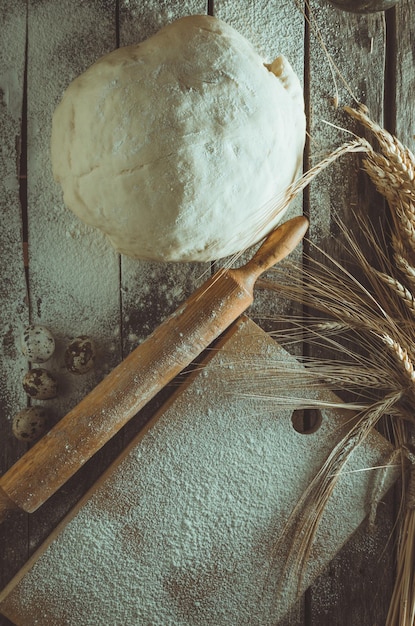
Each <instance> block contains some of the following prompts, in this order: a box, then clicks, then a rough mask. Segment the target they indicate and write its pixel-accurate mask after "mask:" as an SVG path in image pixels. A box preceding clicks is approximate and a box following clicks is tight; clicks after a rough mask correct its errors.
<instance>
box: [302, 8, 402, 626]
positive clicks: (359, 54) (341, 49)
mask: <svg viewBox="0 0 415 626" xmlns="http://www.w3.org/2000/svg"><path fill="white" fill-rule="evenodd" d="M311 8H312V17H314V18H315V23H313V24H314V25H312V28H311V33H310V52H309V59H310V67H309V68H308V72H309V75H308V82H309V91H310V101H309V107H310V109H309V124H310V135H311V141H310V156H309V159H310V164H315V163H316V162H318V161H319V160H320V159H321V158H322V157H323V156H325V155H326V154H328V153H329V152H330V151H331V150H333V148H335V147H338V146H339V145H340V144H341V143H343V142H344V141H346V140H348V139H349V137H348V136H347V134H345V133H343V132H341V131H336V130H335V129H334V128H332V127H330V126H328V125H327V124H326V123H325V120H327V121H329V122H331V123H334V124H337V125H338V126H341V127H343V128H344V127H346V128H354V125H353V124H351V123H350V120H347V119H346V118H345V117H344V116H343V115H342V112H341V108H342V106H344V105H346V104H349V105H353V99H352V97H351V95H350V93H349V92H348V90H347V89H346V88H345V86H344V84H343V83H342V80H341V79H340V78H338V77H337V78H336V83H337V87H336V85H335V83H334V81H333V79H332V78H331V71H330V64H329V61H328V59H327V55H326V53H325V51H324V50H323V49H322V46H321V43H320V42H319V40H318V37H321V39H322V41H323V42H324V45H325V46H326V48H327V51H328V53H329V54H330V56H331V58H332V60H333V63H334V64H335V65H336V66H337V67H338V68H339V70H340V72H341V74H342V76H343V78H344V79H345V82H346V83H347V84H348V86H349V88H350V89H351V91H352V93H353V94H354V96H355V97H356V98H357V99H358V100H359V101H361V102H363V103H365V104H366V105H367V106H368V107H369V110H370V114H371V115H372V116H373V117H374V119H375V120H377V121H379V122H381V123H382V119H383V89H384V64H385V50H384V36H385V35H384V20H383V14H372V15H366V16H364V15H360V16H358V15H355V14H351V13H345V12H343V11H340V10H337V9H335V8H333V7H332V6H330V5H329V4H328V3H327V4H326V3H317V2H312V4H311ZM316 28H317V29H318V33H317V32H316ZM335 100H338V102H337V104H338V107H339V108H338V109H337V110H336V109H335V106H334V101H335ZM378 207H379V200H376V201H375V195H374V191H373V186H372V185H371V183H370V182H369V181H368V180H367V178H366V176H365V175H364V174H363V173H362V172H361V171H360V164H359V157H349V156H347V157H343V158H342V159H341V161H339V162H338V163H337V164H335V165H334V166H332V167H330V168H329V170H327V171H326V172H324V173H323V174H322V175H320V176H319V177H318V179H317V180H316V182H315V183H313V184H312V185H311V189H310V195H309V212H310V219H311V228H310V238H311V240H312V242H313V243H315V244H317V245H320V246H322V247H323V248H324V249H325V250H326V251H327V252H329V253H330V254H333V255H334V256H335V258H340V259H341V256H339V254H340V255H341V253H340V252H339V251H340V246H339V241H340V239H339V233H338V229H337V228H336V226H335V224H334V221H333V212H336V213H337V215H338V216H339V217H340V218H341V219H342V220H343V221H344V223H345V224H346V227H347V228H350V229H354V230H353V233H354V235H355V236H356V237H357V239H358V240H359V233H358V232H357V229H356V228H355V224H354V218H353V214H352V210H356V211H361V212H367V213H369V214H372V215H374V214H375V211H377V212H379V211H378ZM363 245H364V244H363ZM365 249H367V246H365ZM367 253H368V254H370V251H369V250H367ZM378 523H379V527H378V528H377V529H376V532H375V533H374V534H373V535H369V534H368V530H367V528H365V527H363V528H362V529H361V530H360V531H359V532H357V533H356V535H355V536H354V538H353V540H352V541H350V542H349V543H348V544H347V546H346V547H345V548H344V550H343V551H342V552H341V553H340V554H339V555H338V557H337V558H336V559H335V560H334V561H333V562H332V563H331V564H330V566H329V568H328V569H327V572H326V574H325V575H324V576H322V577H321V578H320V579H319V581H318V583H317V584H316V585H314V586H313V587H312V588H311V590H310V592H309V596H308V599H307V604H308V613H309V617H308V619H309V620H310V621H309V623H310V624H311V625H314V624H315V625H316V626H317V625H318V626H325V625H326V624H327V625H329V624H330V625H331V624H357V623H358V624H361V625H362V626H366V624H367V625H368V626H369V625H372V624H373V623H374V622H376V623H384V620H385V617H386V613H387V608H388V602H389V597H390V593H391V588H392V582H393V571H392V568H391V552H390V551H386V552H384V549H385V546H386V545H387V542H388V539H389V534H390V531H391V527H392V524H393V506H392V502H391V499H389V501H388V505H387V506H386V505H385V506H382V509H381V517H380V520H379V522H378ZM389 545H390V546H391V544H389Z"/></svg>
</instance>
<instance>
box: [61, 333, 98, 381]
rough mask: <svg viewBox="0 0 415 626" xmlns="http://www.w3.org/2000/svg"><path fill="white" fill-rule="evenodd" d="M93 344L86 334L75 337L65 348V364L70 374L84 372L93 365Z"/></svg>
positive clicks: (94, 355) (94, 352)
mask: <svg viewBox="0 0 415 626" xmlns="http://www.w3.org/2000/svg"><path fill="white" fill-rule="evenodd" d="M95 357H96V350H95V344H94V342H93V341H92V339H91V338H90V337H88V336H87V335H81V336H80V337H76V338H75V339H74V340H73V341H71V343H70V344H69V345H68V347H67V348H66V350H65V365H66V367H67V369H68V370H69V371H70V372H72V374H86V373H87V372H89V370H90V369H92V368H93V367H94V363H95Z"/></svg>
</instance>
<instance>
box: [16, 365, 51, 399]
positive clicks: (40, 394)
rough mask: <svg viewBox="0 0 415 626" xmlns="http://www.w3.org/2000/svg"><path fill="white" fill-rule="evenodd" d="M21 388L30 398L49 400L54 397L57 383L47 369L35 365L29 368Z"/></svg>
mask: <svg viewBox="0 0 415 626" xmlns="http://www.w3.org/2000/svg"><path fill="white" fill-rule="evenodd" d="M23 389H24V390H25V392H26V393H27V395H28V396H30V397H31V398H36V399H37V400H49V398H55V397H56V394H57V392H58V384H57V382H56V380H55V378H54V377H53V376H52V374H51V373H50V372H49V371H48V370H45V369H43V368H42V367H37V368H34V369H31V370H29V371H28V372H27V374H26V375H25V377H24V378H23Z"/></svg>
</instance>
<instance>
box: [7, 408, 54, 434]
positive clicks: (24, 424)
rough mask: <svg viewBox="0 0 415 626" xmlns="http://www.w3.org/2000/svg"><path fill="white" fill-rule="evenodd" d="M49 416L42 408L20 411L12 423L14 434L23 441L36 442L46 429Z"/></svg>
mask: <svg viewBox="0 0 415 626" xmlns="http://www.w3.org/2000/svg"><path fill="white" fill-rule="evenodd" d="M46 423H47V414H46V411H45V409H43V408H42V407H40V406H31V407H28V408H27V409H22V411H19V413H17V414H16V415H15V416H14V418H13V422H12V430H13V434H14V436H15V437H16V438H17V439H20V440H22V441H34V440H35V439H37V438H38V437H40V435H42V434H43V433H44V431H45V429H46Z"/></svg>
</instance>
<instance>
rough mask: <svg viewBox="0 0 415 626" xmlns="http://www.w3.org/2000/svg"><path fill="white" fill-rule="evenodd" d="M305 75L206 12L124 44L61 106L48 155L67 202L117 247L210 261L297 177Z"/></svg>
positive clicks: (236, 244)
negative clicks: (256, 47)
mask: <svg viewBox="0 0 415 626" xmlns="http://www.w3.org/2000/svg"><path fill="white" fill-rule="evenodd" d="M304 140H305V116H304V102H303V94H302V90H301V86H300V83H299V80H298V78H297V76H296V75H295V74H294V72H293V70H292V69H291V67H290V65H289V63H288V62H287V61H286V59H285V58H284V57H282V56H280V57H278V59H276V60H275V61H274V62H273V63H271V64H265V63H264V60H263V59H262V58H261V57H260V56H259V55H258V54H257V53H256V51H255V50H254V48H253V47H252V46H251V44H250V43H249V42H248V41H247V40H246V39H245V38H244V37H242V36H241V35H240V34H239V33H238V32H236V31H235V30H234V29H233V28H231V27H230V26H228V25H227V24H226V23H224V22H222V21H221V20H219V19H216V18H214V17H210V16H205V15H194V16H189V17H185V18H182V19H180V20H177V21H176V22H173V23H172V24H170V25H169V26H167V27H165V28H163V29H162V30H160V31H159V32H158V33H157V34H156V35H154V36H153V37H151V38H150V39H147V40H146V41H144V42H143V43H141V44H139V45H134V46H128V47H124V48H120V49H118V50H115V51H114V52H111V53H110V54H108V55H106V56H104V57H102V58H101V59H99V60H98V61H97V62H96V63H95V64H94V65H92V66H91V67H90V68H89V69H88V70H87V71H86V72H84V73H83V74H82V75H81V76H79V77H78V78H76V79H75V80H74V81H73V82H72V83H71V84H70V85H69V87H68V89H67V90H66V92H65V94H64V96H63V99H62V101H61V102H60V104H59V105H58V107H57V108H56V111H55V113H54V117H53V124H52V143H51V150H52V165H53V173H54V176H55V179H56V180H57V181H58V182H59V183H60V184H61V186H62V189H63V194H64V202H65V204H66V205H67V206H68V207H69V208H70V209H71V210H72V211H73V212H74V213H75V214H76V215H77V216H78V217H79V218H80V219H81V220H83V221H84V222H86V223H88V224H91V225H93V226H95V227H97V228H99V229H100V230H102V231H103V232H105V233H106V234H107V236H108V237H109V239H110V241H111V243H112V244H113V246H114V247H115V248H116V249H117V250H118V251H119V252H121V253H123V254H126V255H129V256H131V257H136V258H144V259H153V260H160V261H209V260H212V259H217V258H221V257H224V256H227V255H230V254H233V253H235V252H237V251H240V250H241V249H243V248H246V247H248V246H249V245H252V244H254V243H256V242H257V241H259V240H260V239H262V237H263V236H264V235H265V234H266V232H268V231H269V230H271V228H272V227H273V226H274V225H275V224H276V223H277V222H278V221H280V219H281V217H282V213H280V214H279V215H278V216H275V215H274V216H272V215H270V203H271V201H273V200H275V199H276V198H277V199H282V198H283V197H284V195H285V192H286V189H287V187H288V186H289V185H290V184H291V183H292V182H293V180H294V179H295V178H296V176H297V174H298V171H299V168H300V166H301V162H302V153H303V148H304Z"/></svg>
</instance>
